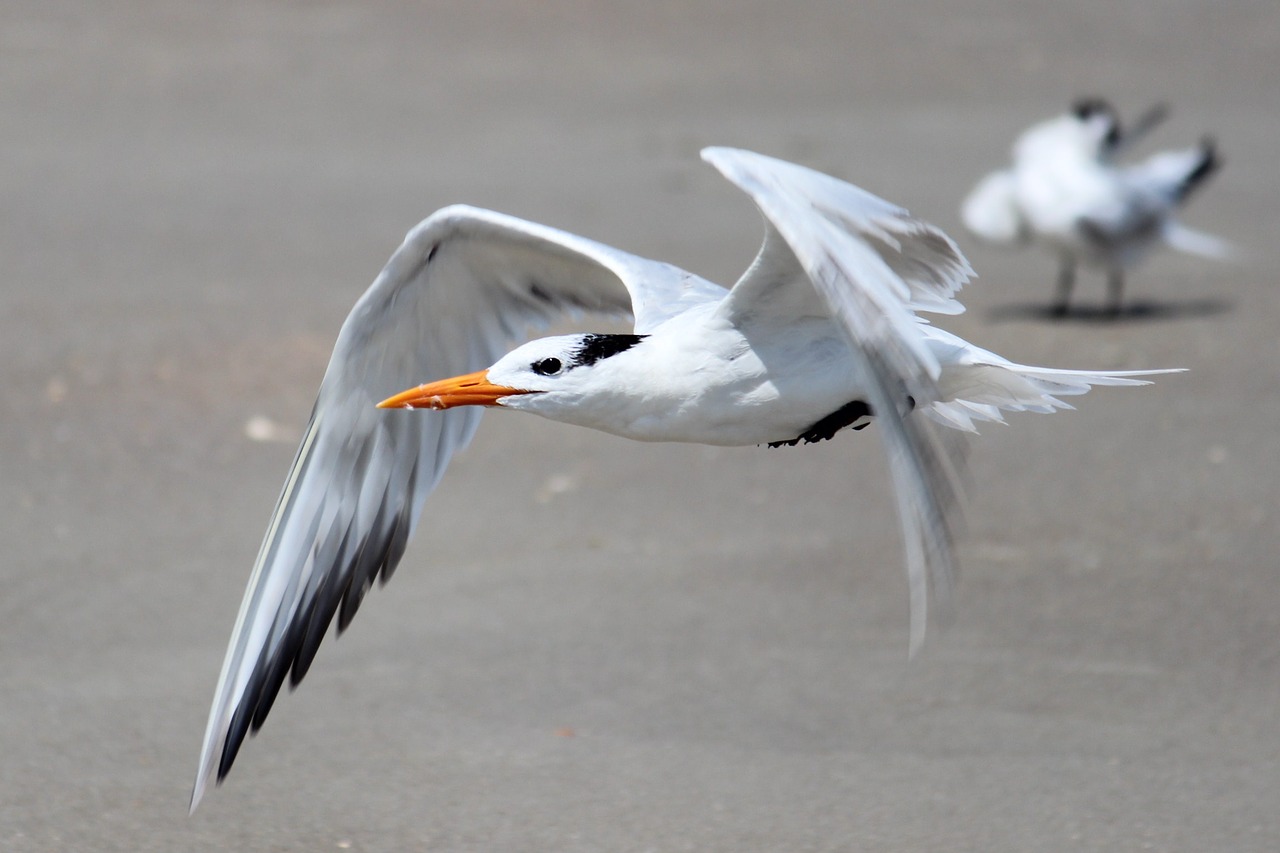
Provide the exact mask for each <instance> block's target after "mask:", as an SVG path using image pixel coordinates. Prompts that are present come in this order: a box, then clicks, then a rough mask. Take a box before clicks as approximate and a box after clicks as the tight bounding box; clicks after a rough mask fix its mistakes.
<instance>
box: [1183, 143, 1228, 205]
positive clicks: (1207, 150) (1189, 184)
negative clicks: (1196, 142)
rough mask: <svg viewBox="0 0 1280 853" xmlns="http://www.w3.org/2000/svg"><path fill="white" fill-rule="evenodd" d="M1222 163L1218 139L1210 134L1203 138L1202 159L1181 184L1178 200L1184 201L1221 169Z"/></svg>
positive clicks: (1201, 146) (1201, 144) (1201, 145)
mask: <svg viewBox="0 0 1280 853" xmlns="http://www.w3.org/2000/svg"><path fill="white" fill-rule="evenodd" d="M1222 164H1223V160H1222V155H1221V154H1219V153H1218V143H1217V140H1215V139H1214V138H1213V137H1212V136H1208V135H1206V136H1204V137H1203V138H1201V140H1200V160H1199V162H1197V163H1196V165H1195V168H1193V169H1192V170H1191V171H1190V172H1188V173H1187V177H1186V178H1184V179H1183V181H1182V183H1181V184H1180V185H1179V187H1178V201H1184V200H1185V199H1186V198H1187V196H1189V195H1191V193H1192V192H1193V191H1194V190H1195V189H1196V188H1198V187H1200V186H1201V185H1203V184H1204V182H1205V181H1207V180H1208V179H1209V177H1210V176H1211V175H1213V173H1214V172H1217V171H1218V170H1219V169H1221V168H1222Z"/></svg>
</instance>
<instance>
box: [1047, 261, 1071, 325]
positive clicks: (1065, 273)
mask: <svg viewBox="0 0 1280 853" xmlns="http://www.w3.org/2000/svg"><path fill="white" fill-rule="evenodd" d="M1075 283H1076V262H1075V259H1074V258H1072V257H1071V256H1070V255H1065V254H1064V255H1063V256H1062V265H1061V266H1059V267H1058V288H1057V291H1056V297H1055V299H1054V302H1053V307H1052V308H1051V309H1050V313H1051V314H1053V316H1055V317H1065V316H1067V310H1068V306H1069V305H1070V303H1071V288H1072V287H1074V286H1075Z"/></svg>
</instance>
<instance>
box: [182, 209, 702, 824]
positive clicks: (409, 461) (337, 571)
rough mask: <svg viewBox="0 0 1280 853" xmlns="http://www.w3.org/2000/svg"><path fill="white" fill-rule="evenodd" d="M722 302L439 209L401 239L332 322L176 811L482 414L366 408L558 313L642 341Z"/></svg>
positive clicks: (472, 214)
mask: <svg viewBox="0 0 1280 853" xmlns="http://www.w3.org/2000/svg"><path fill="white" fill-rule="evenodd" d="M724 294H725V290H724V289H723V288H720V287H717V286H716V285H713V284H710V283H708V282H705V281H703V280H702V279H698V278H697V277H695V276H692V275H691V274H689V273H686V272H684V271H682V270H680V269H678V268H676V267H673V266H670V265H668V264H661V263H657V262H654V261H647V260H644V259H642V258H638V257H635V256H633V255H629V254H627V253H625V252H621V251H618V250H616V249H612V248H610V247H608V246H604V245H602V244H599V243H595V242H593V241H590V240H587V239H585V238H581V237H577V236H574V235H572V234H567V233H565V232H562V231H558V230H555V229H552V228H547V227H545V226H541V225H536V224H533V223H530V222H525V221H523V220H520V219H516V218H513V217H509V216H504V215H502V214H497V213H493V212H491V211H485V210H479V209H476V208H470V207H463V206H454V207H449V208H445V209H443V210H441V211H439V212H437V213H435V214H434V215H432V216H431V217H430V218H428V219H426V220H425V221H423V222H422V223H421V224H420V225H418V226H417V227H415V228H414V229H413V230H412V231H411V232H410V233H409V235H408V236H407V237H406V239H405V241H404V244H403V245H401V246H400V248H399V249H398V250H396V252H395V254H394V255H392V257H391V259H390V261H388V263H387V265H386V267H385V268H384V269H383V270H382V272H381V274H380V275H379V276H378V277H377V279H376V280H375V281H374V283H373V284H372V285H371V286H370V287H369V289H368V291H366V292H365V294H364V295H363V296H361V297H360V299H359V301H358V302H357V303H356V305H355V307H354V308H353V309H352V311H351V313H350V315H349V316H348V317H347V319H346V321H345V322H344V323H343V326H342V330H341V331H340V332H339V334H338V340H337V343H336V345H335V346H334V351H333V356H332V358H331V359H330V361H329V366H328V369H327V370H326V372H325V376H324V380H323V382H322V383H321V386H320V391H319V394H318V396H317V399H316V403H315V408H314V410H313V411H312V414H311V420H310V423H309V424H308V426H307V429H306V432H305V435H304V438H303V440H302V444H301V446H300V447H299V448H298V454H297V457H296V458H295V459H294V462H293V466H292V467H291V469H290V470H289V474H288V477H287V478H286V480H285V484H284V489H283V491H282V492H281V494H280V499H279V502H278V503H277V505H276V508H275V512H274V513H273V515H272V517H271V521H270V524H269V525H268V528H267V532H266V536H265V538H264V539H263V542H262V548H261V551H260V552H259V554H258V558H257V561H256V563H255V565H254V567H253V573H252V575H251V577H250V580H249V585H248V588H247V589H246V591H245V596H244V600H243V603H242V604H241V607H240V612H239V616H238V617H237V619H236V623H235V628H234V629H233V632H232V635H231V642H230V645H229V647H228V649H227V654H226V659H225V661H224V663H223V667H222V673H221V676H220V677H219V679H218V685H217V688H216V691H215V694H214V699H213V706H212V709H211V711H210V715H209V722H208V727H207V729H206V731H205V737H204V745H203V748H202V750H201V755H200V765H199V769H198V771H197V776H196V782H195V787H194V789H193V792H192V797H191V808H192V809H193V810H194V809H195V807H196V804H197V803H198V802H199V801H200V798H201V796H202V795H203V793H204V791H205V790H206V788H207V787H208V785H209V783H210V782H212V781H214V780H216V781H219V782H220V781H221V780H222V778H223V777H224V776H225V775H226V774H227V771H228V770H229V769H230V767H231V764H232V762H233V761H234V760H235V757H236V753H237V751H238V749H239V748H240V745H241V743H242V742H243V740H244V739H245V737H246V736H247V735H248V734H249V733H250V732H251V731H256V730H257V729H258V727H259V726H261V725H262V723H263V720H264V719H265V718H266V716H267V713H268V711H270V709H271V705H272V702H273V701H274V700H275V697H276V695H277V694H278V692H279V690H280V688H281V686H282V684H283V683H284V680H285V678H286V677H288V678H289V681H290V684H291V686H293V685H296V684H297V683H298V682H299V681H300V680H301V679H302V677H303V676H304V675H305V674H306V672H307V668H308V667H309V666H310V664H311V661H312V659H313V657H314V656H315V653H316V649H317V647H318V646H319V645H320V641H321V640H322V639H323V637H324V635H325V633H326V632H327V629H328V626H329V624H330V623H331V622H332V621H333V620H334V617H335V615H336V617H337V623H338V631H339V632H341V631H342V630H343V629H344V628H346V626H347V624H348V623H349V622H350V621H351V618H352V616H354V615H355V612H356V609H357V608H358V607H359V605H360V601H361V599H362V597H363V596H364V594H365V593H366V592H367V591H368V589H369V588H370V586H371V585H372V583H373V581H374V579H375V578H380V579H381V581H383V582H385V581H386V580H387V579H388V578H389V577H390V576H391V573H392V572H393V571H394V570H395V568H396V564H397V563H398V562H399V560H400V557H401V555H402V554H403V553H404V550H405V545H406V543H407V542H408V540H409V538H410V536H411V535H412V534H413V531H414V528H415V526H416V524H417V521H418V518H419V515H420V513H421V510H422V504H423V501H424V500H425V499H426V497H427V495H428V494H429V493H430V492H431V490H432V489H433V488H434V487H435V485H436V483H437V481H438V480H439V479H440V476H441V474H443V473H444V469H445V467H446V466H447V465H448V463H449V459H450V457H451V456H452V454H453V453H454V452H455V451H457V450H458V449H460V448H461V447H463V446H464V445H465V444H466V443H467V442H468V440H469V439H470V438H471V436H472V434H473V433H474V432H475V429H476V425H477V423H478V421H479V418H480V414H481V410H480V409H479V408H474V407H464V408H458V409H452V410H449V411H443V412H434V411H432V412H424V411H418V412H408V411H396V410H386V409H377V408H375V404H376V403H377V402H378V401H380V400H382V399H385V398H386V397H388V396H390V395H391V394H394V393H396V392H398V391H402V390H404V389H405V388H407V387H410V386H412V385H414V384H418V383H421V382H423V381H424V380H428V379H435V378H443V377H447V376H453V375H457V374H462V373H469V372H473V371H476V370H481V369H483V368H485V367H488V366H489V365H490V364H492V363H493V362H494V361H496V360H497V359H498V358H499V357H501V356H502V355H503V354H504V353H506V352H507V351H508V349H510V347H511V346H512V345H513V343H514V342H518V341H522V340H523V339H524V337H525V336H526V335H527V334H528V330H529V329H530V328H532V327H538V326H542V325H545V324H546V323H547V322H549V321H551V320H553V319H555V318H557V317H560V316H562V315H563V314H565V313H566V312H568V313H576V312H593V313H601V314H608V315H621V316H626V315H628V314H631V315H632V316H634V317H635V319H636V329H637V331H638V332H644V331H646V330H647V329H648V328H650V327H652V326H653V325H656V324H657V323H659V322H661V321H662V320H663V319H665V318H666V317H668V316H670V315H671V314H674V313H679V311H682V310H684V309H685V308H687V307H689V306H690V305H692V304H694V303H696V302H699V301H705V300H708V299H720V298H722V297H723V296H724Z"/></svg>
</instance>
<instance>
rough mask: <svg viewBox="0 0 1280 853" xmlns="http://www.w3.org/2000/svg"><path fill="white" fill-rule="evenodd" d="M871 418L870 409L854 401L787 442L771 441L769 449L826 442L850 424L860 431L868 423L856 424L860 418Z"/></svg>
mask: <svg viewBox="0 0 1280 853" xmlns="http://www.w3.org/2000/svg"><path fill="white" fill-rule="evenodd" d="M871 416H872V412H871V407H870V406H869V405H867V403H866V401H864V400H854V401H853V402H852V403H845V404H844V405H843V406H841V407H840V408H838V409H836V410H835V411H834V412H832V413H831V414H829V415H827V416H826V417H825V418H823V419H822V420H820V421H818V422H817V423H815V424H814V425H813V426H811V427H809V428H808V429H806V430H805V431H804V432H802V433H800V434H799V435H798V436H796V437H795V438H793V439H791V440H789V441H771V442H769V446H770V447H795V446H796V445H797V444H799V443H800V442H804V443H805V444H817V443H818V442H819V441H826V440H827V439H829V438H834V437H835V434H836V433H838V432H839V431H840V430H842V429H844V428H845V427H847V426H850V425H851V424H857V426H855V427H854V429H862V428H863V427H865V426H866V425H867V423H869V421H864V422H863V423H860V424H859V423H858V421H859V420H861V419H862V418H869V417H871Z"/></svg>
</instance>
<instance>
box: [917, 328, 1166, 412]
mask: <svg viewBox="0 0 1280 853" xmlns="http://www.w3.org/2000/svg"><path fill="white" fill-rule="evenodd" d="M930 337H933V338H934V339H935V340H937V341H941V340H942V339H941V338H938V337H936V336H934V335H931V336H930ZM948 337H950V336H948ZM956 340H957V341H958V340H959V339H956ZM947 343H948V344H951V343H952V342H951V341H947ZM953 353H956V354H958V355H959V356H960V357H959V358H955V357H952V358H949V359H947V360H945V361H944V362H943V368H942V375H941V376H940V377H939V379H938V390H939V392H940V394H941V399H940V400H937V401H935V402H934V403H933V404H932V405H930V406H929V407H927V408H926V409H924V411H925V413H926V414H927V415H929V416H930V417H931V418H933V419H934V420H935V421H937V422H938V423H941V424H943V425H944V426H948V427H951V428H952V429H959V430H963V431H965V432H976V431H977V427H976V425H975V424H976V423H980V422H984V421H986V422H993V423H1003V422H1004V416H1003V415H1002V414H1001V412H1037V413H1040V414H1049V413H1051V412H1054V411H1057V410H1059V409H1071V408H1072V406H1071V405H1070V404H1068V403H1066V402H1064V401H1063V400H1061V399H1059V398H1060V397H1072V396H1077V395H1080V394H1085V393H1088V391H1089V390H1090V389H1091V388H1093V387H1094V386H1095V385H1150V384H1151V382H1150V380H1149V379H1147V378H1146V377H1149V376H1156V375H1159V374H1163V373H1181V372H1182V370H1181V369H1180V368H1174V369H1167V370H1059V369H1055V368H1051V367H1033V366H1030V365H1025V364H1015V363H1013V362H1011V361H1008V360H1007V359H1004V358H1001V357H1000V356H998V355H996V354H995V353H991V352H988V351H986V350H982V349H979V348H978V347H974V346H972V345H966V346H965V347H964V348H963V350H962V351H961V350H959V349H958V348H957V350H953Z"/></svg>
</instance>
